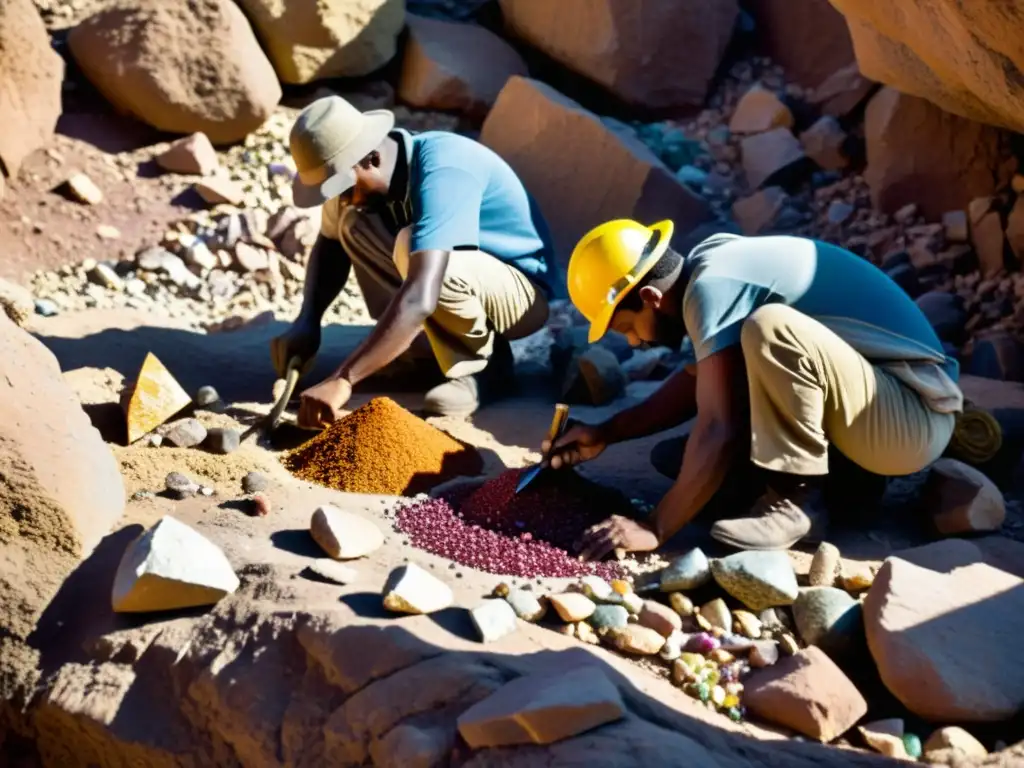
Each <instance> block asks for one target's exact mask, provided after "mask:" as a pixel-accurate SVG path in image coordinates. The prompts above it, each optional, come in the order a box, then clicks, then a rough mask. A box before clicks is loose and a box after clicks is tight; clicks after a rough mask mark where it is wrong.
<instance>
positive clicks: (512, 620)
mask: <svg viewBox="0 0 1024 768" xmlns="http://www.w3.org/2000/svg"><path fill="white" fill-rule="evenodd" d="M469 617H470V619H471V620H472V621H473V626H474V627H476V631H477V634H479V635H480V640H481V641H482V642H485V643H493V642H494V641H495V640H500V639H501V638H503V637H505V636H506V635H511V634H512V633H513V632H515V631H516V630H517V629H518V628H519V620H518V619H517V618H516V612H515V611H514V610H513V609H512V606H511V605H509V604H508V602H507V601H505V600H502V599H500V598H490V599H487V600H484V601H483V602H482V603H480V605H478V606H477V607H476V608H473V609H471V610H470V612H469Z"/></svg>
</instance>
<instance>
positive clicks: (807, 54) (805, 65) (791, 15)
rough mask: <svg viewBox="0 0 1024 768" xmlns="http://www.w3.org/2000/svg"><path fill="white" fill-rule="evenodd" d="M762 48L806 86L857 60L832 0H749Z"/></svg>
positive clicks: (826, 77) (839, 14) (843, 23)
mask: <svg viewBox="0 0 1024 768" xmlns="http://www.w3.org/2000/svg"><path fill="white" fill-rule="evenodd" d="M746 8H747V9H748V10H749V11H750V15H751V16H753V17H754V23H755V24H756V25H757V41H758V44H759V45H760V46H761V48H762V50H763V51H764V52H765V53H766V54H767V55H768V56H770V57H771V58H772V60H773V61H775V62H776V63H778V64H781V65H782V66H783V68H785V70H786V74H787V75H789V77H791V78H792V79H793V80H795V81H796V82H798V83H799V84H800V85H802V86H804V87H805V88H817V87H818V86H819V85H821V84H822V83H823V82H824V81H825V80H826V79H828V78H829V77H831V76H832V75H833V74H835V73H836V72H838V71H839V70H841V69H843V68H844V67H847V66H849V65H850V64H852V63H853V62H854V55H853V42H852V41H851V40H850V31H849V30H848V29H847V27H846V20H845V19H844V18H843V16H842V14H841V13H839V12H838V11H837V10H836V9H835V8H833V7H832V5H831V4H830V3H829V0H748V2H747V3H746Z"/></svg>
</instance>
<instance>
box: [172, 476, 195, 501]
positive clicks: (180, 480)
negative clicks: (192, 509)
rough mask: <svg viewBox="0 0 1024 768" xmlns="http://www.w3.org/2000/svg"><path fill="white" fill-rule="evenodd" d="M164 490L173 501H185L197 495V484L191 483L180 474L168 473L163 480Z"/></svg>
mask: <svg viewBox="0 0 1024 768" xmlns="http://www.w3.org/2000/svg"><path fill="white" fill-rule="evenodd" d="M164 488H166V489H167V493H168V494H170V496H171V497H172V498H175V499H187V498H189V497H190V496H195V495H196V494H197V493H199V484H198V483H195V482H193V481H192V480H190V479H189V478H188V477H186V476H185V475H183V474H182V473H181V472H170V473H168V475H167V477H166V478H164Z"/></svg>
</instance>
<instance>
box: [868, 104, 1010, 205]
mask: <svg viewBox="0 0 1024 768" xmlns="http://www.w3.org/2000/svg"><path fill="white" fill-rule="evenodd" d="M864 136H865V141H866V143H867V160H868V167H867V170H866V171H865V173H864V177H865V179H866V180H867V182H868V186H870V188H871V197H872V202H873V203H874V205H875V207H876V208H879V209H880V210H883V211H885V212H887V213H893V212H895V211H897V210H899V209H900V208H902V207H903V206H904V205H907V204H909V203H917V206H918V209H919V210H920V211H921V212H922V213H923V214H924V215H925V216H927V217H928V218H929V219H932V220H935V219H939V218H941V217H942V215H943V214H944V213H946V212H947V211H953V210H962V209H965V208H967V205H968V203H970V201H971V200H973V199H974V198H977V197H988V196H990V195H993V194H995V192H996V191H997V190H998V189H1000V188H1002V187H1003V186H1004V185H1005V184H1006V183H1007V182H1009V180H1010V177H1011V176H1012V174H1013V170H1014V162H1013V161H1012V160H1011V159H1010V155H1009V152H1008V146H1007V141H1008V137H1007V135H1006V134H1005V133H1004V132H1003V131H1001V130H999V129H996V128H992V127H990V126H986V125H982V124H981V123H976V122H973V121H971V120H967V119H965V118H962V117H958V116H957V115H952V114H950V113H948V112H943V111H942V110H941V109H939V108H938V107H936V106H935V105H934V104H931V103H929V102H927V101H925V100H924V99H920V98H917V97H916V96H908V95H906V94H903V93H900V92H899V91H897V90H895V89H894V88H883V89H882V90H880V91H879V92H878V93H877V94H875V95H874V96H873V97H872V99H871V101H869V102H868V107H867V112H866V113H865V116H864Z"/></svg>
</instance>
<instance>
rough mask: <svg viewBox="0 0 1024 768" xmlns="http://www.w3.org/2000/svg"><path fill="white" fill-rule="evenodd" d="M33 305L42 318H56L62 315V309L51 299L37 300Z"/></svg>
mask: <svg viewBox="0 0 1024 768" xmlns="http://www.w3.org/2000/svg"><path fill="white" fill-rule="evenodd" d="M33 303H34V306H35V310H36V314H37V315H39V316H40V317H54V316H56V315H58V314H60V309H59V308H58V307H57V305H56V304H55V303H54V302H53V301H51V300H50V299H36V300H35V302H33Z"/></svg>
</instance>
